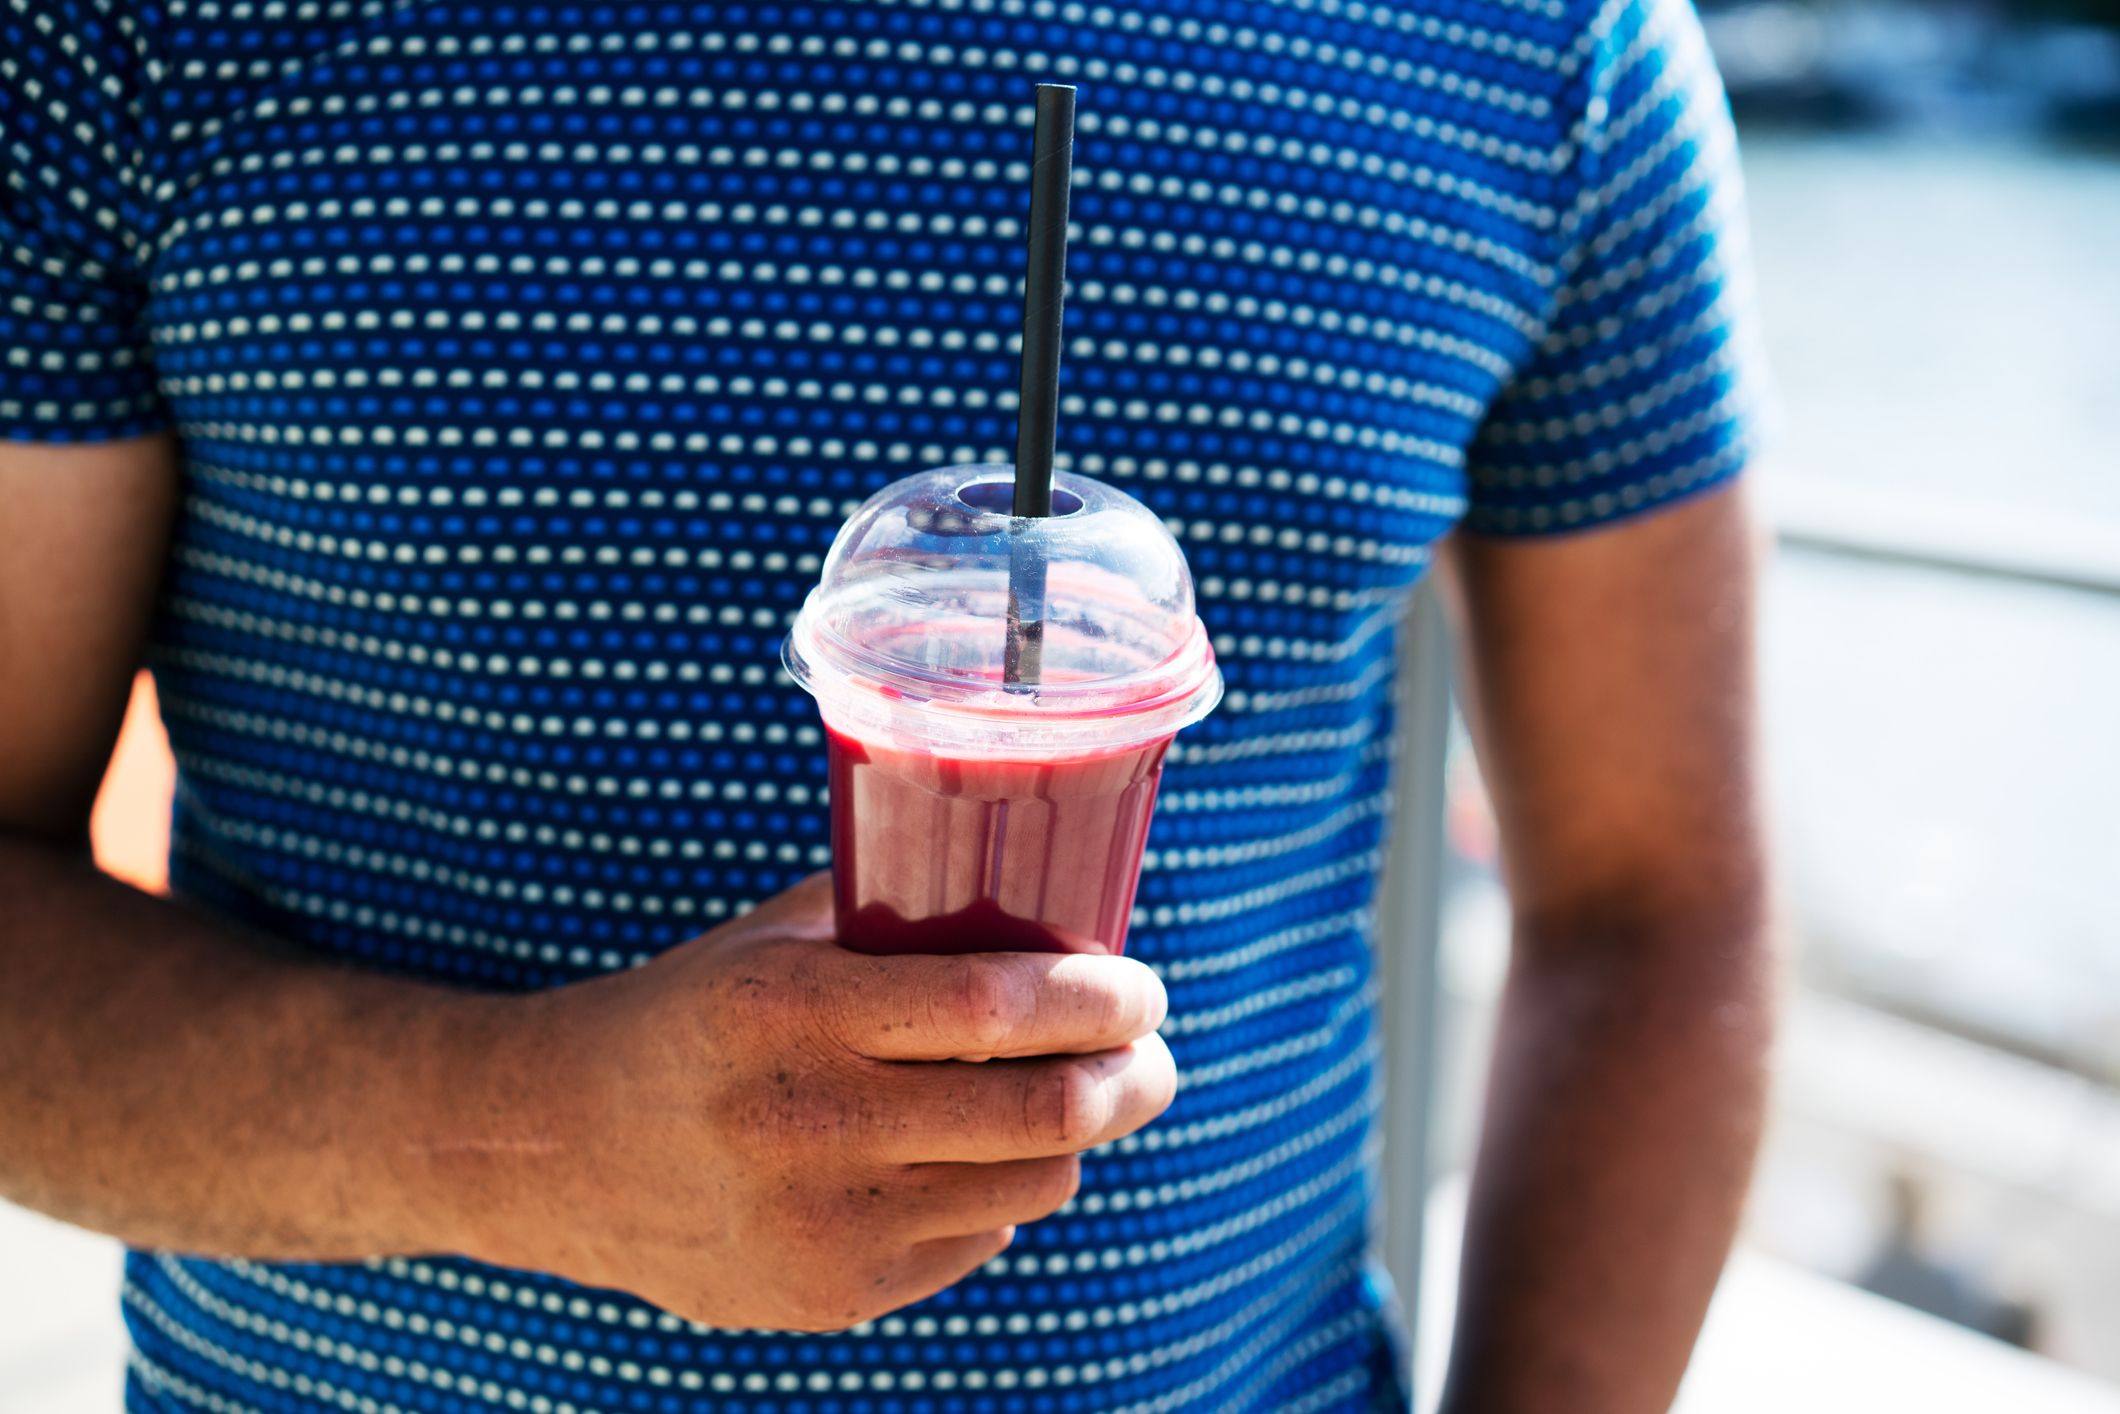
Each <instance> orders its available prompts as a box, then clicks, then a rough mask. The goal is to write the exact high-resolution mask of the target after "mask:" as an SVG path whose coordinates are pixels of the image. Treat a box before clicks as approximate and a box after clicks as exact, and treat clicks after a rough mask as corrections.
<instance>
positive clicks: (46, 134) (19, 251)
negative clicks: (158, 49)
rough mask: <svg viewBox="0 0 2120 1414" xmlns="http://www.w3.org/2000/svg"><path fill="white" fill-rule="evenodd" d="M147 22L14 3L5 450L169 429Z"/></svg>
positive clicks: (7, 6)
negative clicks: (150, 278)
mask: <svg viewBox="0 0 2120 1414" xmlns="http://www.w3.org/2000/svg"><path fill="white" fill-rule="evenodd" d="M140 14H141V12H140V11H139V10H138V9H137V8H136V7H132V6H129V5H122V4H115V3H101V4H99V3H96V0H0V438H4V439H8V440H14V441H37V442H85V441H102V440H107V439H111V438H116V437H128V436H134V435H137V434H140V433H144V432H148V431H152V430H154V429H157V428H160V427H163V426H165V425H167V423H168V421H169V417H168V413H167V410H166V409H165V407H164V405H163V402H162V399H161V397H160V396H159V395H158V393H157V392H156V388H155V372H154V361H153V357H152V355H151V352H150V349H149V346H148V339H147V335H146V330H145V324H144V321H143V311H144V308H145V305H146V282H145V278H144V270H145V268H146V261H145V259H144V254H145V251H144V247H143V244H142V241H143V237H142V235H141V231H142V229H143V226H144V224H145V223H144V222H143V220H142V216H143V213H144V212H145V210H146V209H147V204H146V201H145V198H144V192H145V189H146V183H147V180H148V179H147V175H146V172H145V163H144V160H143V151H144V138H143V127H144V121H143V106H144V97H145V90H146V87H147V85H148V83H149V81H150V79H151V77H152V72H151V71H152V67H153V61H152V59H151V58H150V57H149V55H148V53H147V51H146V45H145V36H144V34H143V32H142V29H143V25H144V23H145V21H144V20H143V19H142V18H141V17H140Z"/></svg>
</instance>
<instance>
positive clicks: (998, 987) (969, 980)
mask: <svg viewBox="0 0 2120 1414" xmlns="http://www.w3.org/2000/svg"><path fill="white" fill-rule="evenodd" d="M1016 990H1017V989H1016V987H1015V986H1014V985H1013V984H1012V982H1011V979H1010V974H1009V972H1008V969H1007V968H1006V967H1005V966H1004V965H1002V964H1001V963H999V962H997V961H994V960H991V959H987V958H980V957H965V958H959V959H955V960H954V961H953V962H952V964H951V976H950V978H949V982H948V985H947V986H944V987H941V988H939V989H937V993H936V995H937V997H938V1004H939V1005H940V1006H941V1007H942V1008H943V1009H944V1013H945V1014H944V1015H942V1016H940V1017H938V1018H937V1020H938V1021H939V1022H940V1023H941V1024H942V1025H943V1026H944V1027H946V1028H947V1029H948V1030H950V1031H951V1032H954V1033H957V1034H961V1035H962V1036H964V1037H965V1039H966V1040H967V1041H968V1042H969V1043H970V1044H971V1046H972V1047H973V1048H974V1049H976V1050H978V1051H980V1052H982V1053H984V1054H992V1053H994V1052H996V1051H999V1050H1001V1049H1002V1048H1003V1047H1004V1046H1005V1045H1006V1044H1007V1042H1008V1038H1009V1034H1010V1032H1011V1031H1012V1030H1014V1023H1013V1019H1012V1016H1011V1012H1012V1009H1013V1008H1014V1006H1015V1002H1016Z"/></svg>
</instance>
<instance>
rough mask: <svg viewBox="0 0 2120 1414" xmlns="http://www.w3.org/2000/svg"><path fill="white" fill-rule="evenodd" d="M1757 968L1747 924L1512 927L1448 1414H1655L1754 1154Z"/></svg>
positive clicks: (1763, 975)
mask: <svg viewBox="0 0 2120 1414" xmlns="http://www.w3.org/2000/svg"><path fill="white" fill-rule="evenodd" d="M1769 956H1770V949H1769V946H1768V925H1767V922H1766V919H1765V918H1764V916H1763V910H1760V909H1757V908H1751V907H1734V908H1730V909H1727V910H1718V909H1711V910H1707V911H1704V912H1700V913H1696V914H1695V915H1694V916H1692V917H1689V918H1683V919H1679V918H1665V919H1656V920H1650V921H1645V922H1639V923H1636V924H1634V925H1631V926H1630V925H1624V924H1622V925H1612V926H1602V925H1598V924H1594V923H1577V924H1573V925H1570V924H1565V923H1564V924H1559V925H1554V926H1549V927H1543V928H1542V927H1539V926H1537V925H1526V926H1524V927H1521V928H1520V929H1519V934H1518V938H1517V947H1516V961H1515V963H1514V965H1513V967H1512V971H1511V975H1510V979H1509V984H1508V989H1507V992H1506V994H1505V996H1504V999H1503V1004H1502V1014H1501V1024H1500V1032H1499V1035H1498V1037H1497V1041H1496V1048H1495V1055H1494V1071H1493V1077H1492V1080H1491V1083H1490V1087H1489V1094H1488V1104H1487V1113H1486V1122H1485V1130H1484V1135H1483V1139H1482V1142H1481V1149H1480V1154H1479V1159H1478V1164H1477V1168H1476V1172H1475V1175H1474V1183H1473V1190H1472V1198H1471V1204H1470V1208H1469V1211H1468V1214H1467V1224H1466V1232H1465V1248H1464V1265H1463V1275H1462V1279H1461V1290H1460V1297H1459V1308H1458V1329H1457V1337H1456V1342H1455V1346H1454V1348H1453V1354H1452V1358H1451V1370H1450V1377H1449V1381H1448V1386H1447V1390H1446V1394H1445V1398H1444V1403H1443V1408H1444V1410H1446V1411H1448V1412H1449V1414H1474V1412H1475V1411H1477V1414H1518V1411H1525V1414H1530V1411H1539V1414H1544V1411H1551V1410H1557V1409H1565V1410H1568V1411H1570V1414H1651V1411H1661V1410H1665V1409H1667V1408H1668V1407H1669V1405H1670V1403H1671V1399H1672V1397H1673V1395H1674V1394H1675V1392H1676V1390H1677V1386H1678V1381H1679V1378H1680V1376H1681V1375H1682V1374H1683V1372H1684V1369H1685V1365H1686V1360H1687V1357H1688V1355H1689V1354H1690V1352H1691V1350H1692V1346H1693V1341H1694V1338H1695V1336H1696V1335H1697V1334H1698V1332H1699V1327H1700V1321H1701V1318H1702V1315H1703V1314H1704V1313H1705V1311H1706V1308H1707V1303H1708V1298H1709V1296H1710V1294H1711V1293H1712V1291H1713V1289H1714V1286H1715V1281H1716V1277H1717V1274H1718V1273H1719V1272H1720V1270H1721V1268H1722V1263H1723V1260H1724V1258H1725V1256H1726V1255H1727V1252H1728V1248H1729V1244H1730V1240H1731V1237H1732V1234H1733V1232H1734V1230H1735V1228H1736V1224H1737V1219H1738V1214H1739V1210H1740V1207H1741V1205H1742V1202H1743V1197H1744V1192H1745V1188H1746V1184H1747V1181H1748V1179H1749V1177H1750V1173H1751V1167H1752V1161H1753V1156H1754V1152H1755V1149H1756V1147H1757V1144H1758V1139H1759V1130H1760V1124H1761V1118H1762V1109H1763V1102H1764V1092H1765V1053H1766V1048H1767V1042H1768V1038H1769V1033H1770V1030H1771V1014H1772V1004H1771V992H1772V983H1771V978H1770V975H1769V974H1770V965H1769Z"/></svg>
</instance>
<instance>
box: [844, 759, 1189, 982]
mask: <svg viewBox="0 0 2120 1414" xmlns="http://www.w3.org/2000/svg"><path fill="white" fill-rule="evenodd" d="M826 734H827V736H828V737H829V739H830V743H831V780H832V857H833V868H832V884H833V895H834V901H835V903H836V904H837V907H838V915H839V940H840V942H842V943H843V944H845V945H846V946H847V947H850V948H853V949H855V950H856V951H859V952H867V953H909V952H910V953H963V952H1103V953H1117V952H1122V951H1124V950H1125V947H1126V925H1127V921H1128V919H1129V917H1130V916H1131V915H1132V912H1133V906H1134V885H1135V883H1136V882H1137V881H1138V880H1139V878H1140V874H1141V848H1142V845H1143V843H1144V842H1145V841H1146V840H1147V838H1148V821H1149V815H1150V813H1151V812H1152V811H1153V810H1154V808H1155V804H1156V784H1157V782H1158V780H1160V779H1161V777H1162V774H1163V753H1164V751H1165V750H1166V749H1167V748H1168V747H1169V745H1170V741H1169V739H1168V738H1164V739H1161V740H1157V741H1151V742H1149V743H1147V744H1146V745H1142V746H1133V747H1127V748H1125V749H1123V750H1119V751H1106V752H1101V753H1097V754H1091V755H1083V756H1060V757H1054V758H1050V759H1044V760H990V759H982V758H977V757H952V756H940V755H936V754H933V753H931V752H926V751H918V750H908V749H905V748H902V747H895V746H884V745H879V744H876V743H873V742H866V741H861V740H858V739H856V738H854V737H851V736H847V735H844V734H842V733H840V732H838V731H831V730H828V731H827V733H826Z"/></svg>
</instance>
